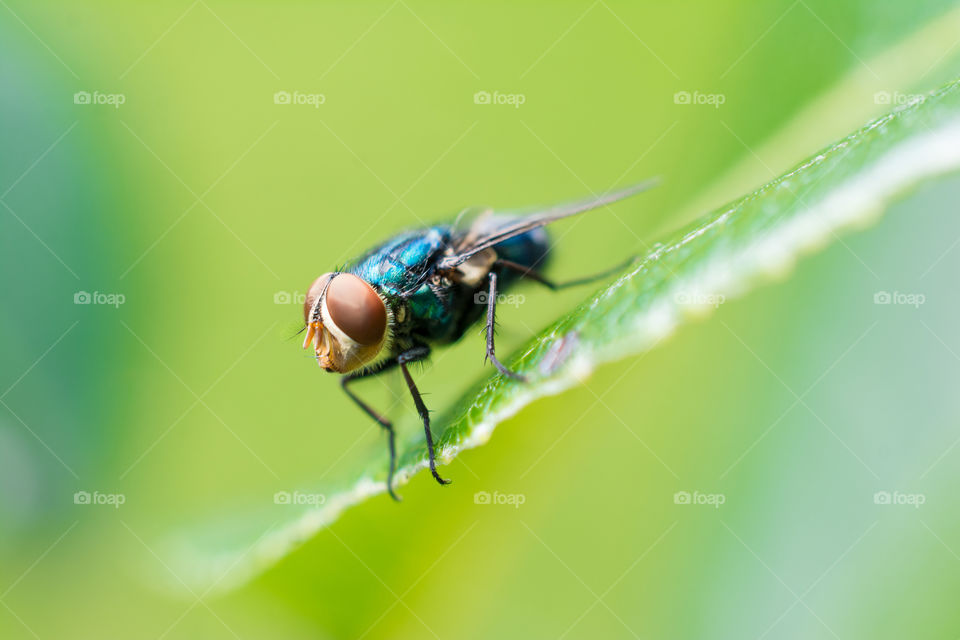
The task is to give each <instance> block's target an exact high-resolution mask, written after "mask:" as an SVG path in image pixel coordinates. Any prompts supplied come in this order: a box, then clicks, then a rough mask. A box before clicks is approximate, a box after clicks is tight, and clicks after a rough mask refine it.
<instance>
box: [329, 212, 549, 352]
mask: <svg viewBox="0 0 960 640" xmlns="http://www.w3.org/2000/svg"><path fill="white" fill-rule="evenodd" d="M453 236H454V230H453V227H452V226H449V225H436V226H432V227H427V228H423V229H417V230H413V231H408V232H405V233H401V234H399V235H397V236H394V237H393V238H391V239H390V240H388V241H387V242H385V243H383V244H382V245H380V246H378V247H376V248H374V249H372V250H371V251H369V252H368V253H367V254H366V255H364V256H363V257H361V258H360V259H359V260H357V261H356V262H354V263H351V264H350V265H349V266H348V267H347V269H346V271H348V272H350V273H353V274H355V275H357V276H359V277H361V278H363V279H364V280H365V281H367V282H369V283H370V284H371V285H373V287H374V288H375V289H377V291H378V292H379V293H380V294H381V295H382V296H383V297H384V298H385V299H386V301H387V304H389V305H390V307H391V310H392V312H393V315H394V326H393V327H392V329H393V333H394V338H395V340H396V341H397V343H398V346H399V347H401V348H406V347H408V346H409V344H410V343H411V342H415V341H417V340H420V341H424V342H431V343H444V342H452V341H455V340H457V339H458V338H459V337H460V336H461V335H462V334H463V332H464V331H465V330H466V328H467V327H468V326H470V325H471V324H473V323H474V322H475V321H476V320H477V319H478V318H479V317H480V316H481V315H482V314H483V312H484V310H485V309H486V305H485V303H484V302H483V301H482V296H481V297H479V298H478V294H480V293H481V292H483V291H486V284H485V283H481V284H480V285H478V286H477V287H472V286H466V285H463V284H458V283H456V282H452V281H451V280H450V279H448V278H444V277H443V274H440V273H437V272H436V270H435V268H434V267H435V265H436V262H437V261H438V260H439V259H440V258H441V257H442V256H443V255H444V253H445V252H446V250H447V247H448V246H450V243H451V241H452V239H453ZM494 250H495V251H496V253H497V255H498V256H500V257H501V258H504V259H507V260H510V261H512V262H516V263H518V264H521V265H524V266H530V267H534V266H536V267H537V268H542V266H543V262H544V259H545V257H546V255H547V236H546V232H545V231H544V230H543V229H534V230H531V231H528V232H526V233H523V234H521V235H518V236H515V237H513V238H510V239H509V240H507V241H505V242H503V243H501V244H498V245H496V246H495V247H494ZM514 279H515V276H514V275H513V274H511V273H503V274H502V275H501V280H500V282H501V285H502V286H501V289H503V288H505V287H506V286H508V285H509V284H510V283H511V282H512V281H513V280H514Z"/></svg>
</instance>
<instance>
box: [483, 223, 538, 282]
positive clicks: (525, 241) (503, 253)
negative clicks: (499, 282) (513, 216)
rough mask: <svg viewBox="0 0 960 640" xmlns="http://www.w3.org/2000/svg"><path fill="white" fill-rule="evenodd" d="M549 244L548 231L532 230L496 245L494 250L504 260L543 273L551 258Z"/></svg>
mask: <svg viewBox="0 0 960 640" xmlns="http://www.w3.org/2000/svg"><path fill="white" fill-rule="evenodd" d="M549 242H550V238H549V236H548V235H547V231H546V229H543V228H540V229H531V230H530V231H527V232H526V233H521V234H520V235H518V236H514V237H513V238H510V239H509V240H504V241H503V242H501V243H500V244H497V245H494V247H493V249H494V251H496V252H497V257H498V258H500V259H502V260H509V261H510V262H516V263H517V264H520V265H523V266H524V267H527V268H528V269H531V270H533V271H543V270H544V268H545V267H546V266H547V260H548V259H549V256H550V246H549ZM505 275H506V274H505Z"/></svg>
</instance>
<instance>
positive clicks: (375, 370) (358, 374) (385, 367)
mask: <svg viewBox="0 0 960 640" xmlns="http://www.w3.org/2000/svg"><path fill="white" fill-rule="evenodd" d="M397 364H398V362H397V361H396V360H393V359H391V360H383V361H381V362H379V363H377V364H376V365H374V366H373V367H371V368H370V369H366V370H364V371H355V372H353V373H348V374H346V375H345V376H343V377H342V378H340V386H341V387H342V388H343V390H344V392H345V393H346V394H347V396H349V398H350V399H351V400H353V402H354V403H355V404H356V405H357V406H358V407H360V408H361V409H363V411H364V412H365V413H366V414H367V415H368V416H370V417H371V418H373V419H374V420H376V421H377V424H379V425H380V426H381V427H383V429H384V430H385V431H386V432H387V443H388V447H389V450H390V467H389V469H388V470H387V493H389V494H390V497H391V498H393V499H394V500H396V501H397V502H400V497H399V496H397V494H396V493H394V491H393V472H394V470H395V468H396V464H397V446H396V442H395V441H396V434H395V433H394V431H393V423H391V422H390V421H389V420H387V419H386V418H385V417H383V416H382V415H380V414H379V413H378V412H377V411H375V410H374V409H373V407H371V406H370V405H368V404H367V403H366V402H364V401H363V400H361V399H360V398H359V397H358V396H357V394H355V393H354V392H353V390H351V389H350V387H349V386H348V385H349V384H350V383H351V382H352V381H354V380H358V379H360V378H369V377H373V376H375V375H378V374H381V373H384V372H386V371H390V370H391V369H393V368H394V367H396V366H397Z"/></svg>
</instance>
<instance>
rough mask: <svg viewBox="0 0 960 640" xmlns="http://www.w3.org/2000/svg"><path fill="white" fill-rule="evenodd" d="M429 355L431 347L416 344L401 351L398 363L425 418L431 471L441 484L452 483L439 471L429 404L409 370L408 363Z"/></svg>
mask: <svg viewBox="0 0 960 640" xmlns="http://www.w3.org/2000/svg"><path fill="white" fill-rule="evenodd" d="M428 355H430V347H427V346H424V345H420V346H416V347H413V348H412V349H407V350H406V351H404V352H403V353H401V354H400V355H399V356H398V357H397V363H398V364H399V365H400V370H401V371H403V378H404V380H406V381H407V388H408V389H409V390H410V395H411V396H413V403H414V404H415V405H416V406H417V413H419V414H420V419H421V420H423V433H424V435H426V438H427V454H428V455H429V458H430V473H432V474H433V477H434V479H435V480H436V481H437V482H439V483H440V484H450V481H449V480H444V479H443V478H441V477H440V474H439V473H437V455H436V452H435V451H434V449H433V434H432V433H431V432H430V411H429V410H427V405H425V404H424V403H423V398H422V397H420V391H419V390H418V389H417V385H416V384H414V382H413V378H412V377H411V376H410V372H409V371H408V370H407V364H408V363H410V362H416V361H417V360H423V359H424V358H426V357H427V356H428Z"/></svg>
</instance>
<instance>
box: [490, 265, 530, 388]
mask: <svg viewBox="0 0 960 640" xmlns="http://www.w3.org/2000/svg"><path fill="white" fill-rule="evenodd" d="M487 278H488V279H489V280H490V289H489V290H488V291H487V357H488V358H489V359H490V362H492V363H493V366H495V367H496V368H497V370H498V371H500V373H502V374H503V375H505V376H507V377H508V378H513V379H514V380H520V381H521V382H524V381H526V378H525V377H523V376H522V375H520V374H519V373H517V372H515V371H511V370H510V369H508V368H507V367H506V366H505V365H504V364H503V363H502V362H500V361H499V360H498V359H497V356H496V353H495V349H494V346H493V334H494V328H495V324H496V322H495V321H496V313H497V274H496V273H494V272H493V271H491V272H490V273H489V274H487Z"/></svg>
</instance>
